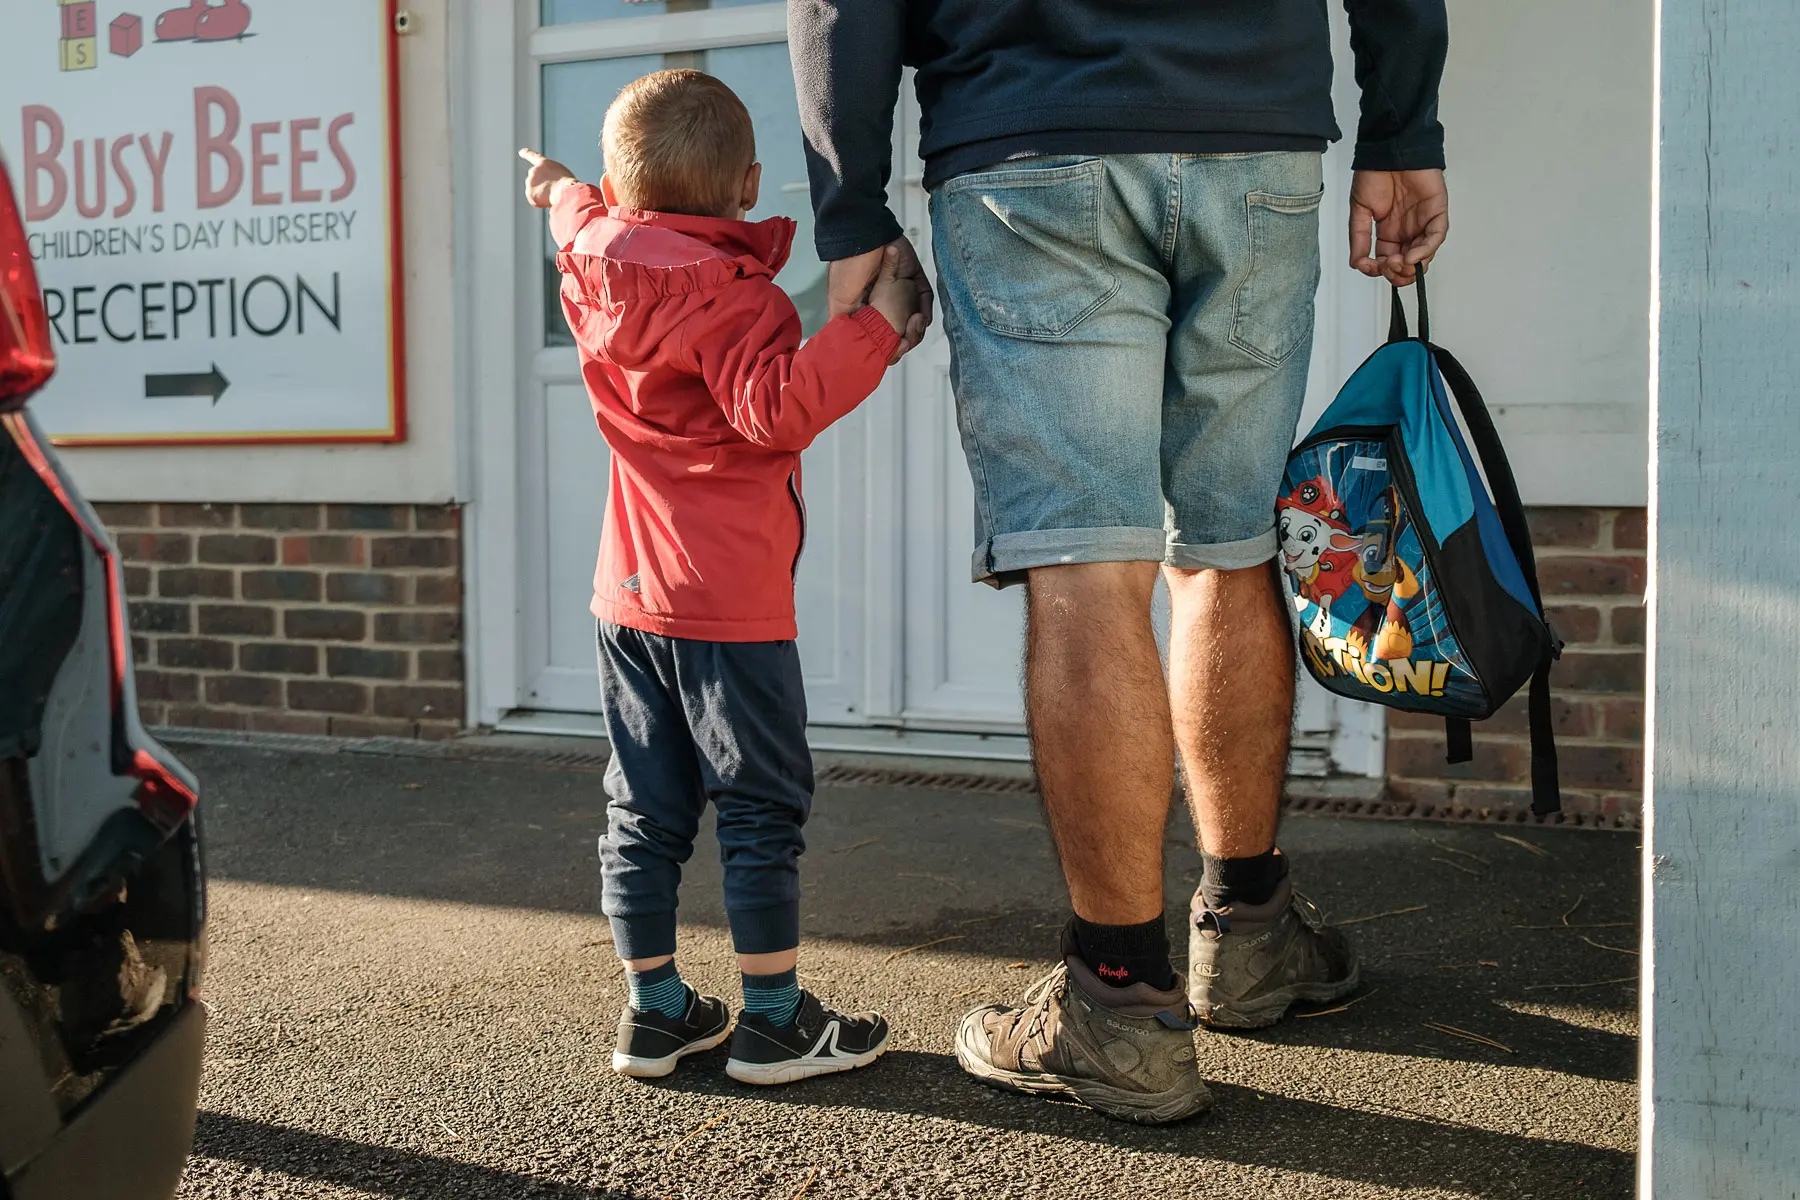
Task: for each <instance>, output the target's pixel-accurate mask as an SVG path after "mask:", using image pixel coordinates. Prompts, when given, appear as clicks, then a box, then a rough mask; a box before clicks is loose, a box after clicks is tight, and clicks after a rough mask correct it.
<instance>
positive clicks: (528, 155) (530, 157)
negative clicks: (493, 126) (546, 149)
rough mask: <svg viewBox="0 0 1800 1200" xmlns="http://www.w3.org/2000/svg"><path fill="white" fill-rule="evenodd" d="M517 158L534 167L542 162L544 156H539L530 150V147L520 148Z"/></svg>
mask: <svg viewBox="0 0 1800 1200" xmlns="http://www.w3.org/2000/svg"><path fill="white" fill-rule="evenodd" d="M519 157H520V158H522V159H524V160H525V161H526V162H528V163H530V164H531V165H532V166H534V167H535V166H537V165H538V164H539V163H541V162H543V161H544V156H543V155H541V154H539V153H538V152H537V151H536V150H533V149H531V148H530V147H520V149H519Z"/></svg>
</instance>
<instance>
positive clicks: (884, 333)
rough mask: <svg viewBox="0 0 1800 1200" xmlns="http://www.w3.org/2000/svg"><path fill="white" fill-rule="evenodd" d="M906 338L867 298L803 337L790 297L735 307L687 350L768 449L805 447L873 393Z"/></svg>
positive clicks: (730, 413)
mask: <svg viewBox="0 0 1800 1200" xmlns="http://www.w3.org/2000/svg"><path fill="white" fill-rule="evenodd" d="M767 286H768V287H769V288H770V290H775V285H774V284H773V283H770V284H768V285H767ZM784 299H785V297H784ZM899 344H900V335H899V334H897V333H895V332H894V327H893V326H892V325H889V324H888V323H887V318H886V317H883V316H882V315H881V314H880V313H879V312H877V311H875V309H873V308H869V307H867V306H865V307H863V308H859V309H857V310H856V311H855V312H853V313H848V314H846V315H844V316H840V317H833V318H832V319H831V320H830V321H828V322H826V324H825V328H823V329H821V330H819V332H817V333H815V334H814V335H813V336H812V337H811V338H810V339H808V341H807V342H806V344H805V345H801V344H800V318H799V316H798V315H797V314H796V313H795V312H794V306H793V305H792V304H791V303H790V304H772V303H757V304H755V305H754V306H752V305H742V306H736V307H734V310H733V311H732V312H731V313H730V314H729V315H727V316H724V317H723V318H722V319H721V320H720V321H718V322H716V323H714V324H713V325H712V326H711V327H710V328H709V329H707V331H706V333H705V334H704V336H703V338H702V339H700V340H698V341H697V342H696V343H694V344H690V345H689V346H688V347H686V348H685V353H686V355H687V356H691V359H692V361H693V363H694V365H695V366H697V367H698V369H699V371H700V374H701V376H702V378H704V379H705V380H706V385H707V388H708V390H709V391H711V392H712V395H713V398H714V399H715V400H717V401H718V403H719V407H720V408H722V409H723V410H724V411H725V419H726V420H727V421H729V422H730V423H731V427H732V428H733V429H735V430H737V431H738V433H740V434H742V435H743V437H744V438H745V439H746V440H747V441H750V442H752V443H754V444H756V445H758V446H762V447H764V448H765V449H769V450H792V451H799V450H804V449H806V448H807V447H808V446H810V445H811V444H812V441H813V439H814V438H816V437H818V436H819V434H821V433H823V432H824V431H825V430H826V429H828V428H829V427H830V426H831V424H832V423H833V422H834V421H837V420H838V419H839V418H841V417H843V416H845V415H846V414H848V413H849V412H850V411H851V410H853V409H854V408H856V406H857V405H859V404H861V403H862V402H863V401H864V400H867V399H868V398H869V393H870V392H873V391H874V390H875V388H876V385H878V384H879V383H880V382H881V377H882V374H883V373H884V372H885V371H886V370H887V362H888V359H889V358H890V357H891V356H892V355H893V353H894V350H895V348H896V347H897V346H899Z"/></svg>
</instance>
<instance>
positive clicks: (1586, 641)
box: [1387, 508, 1646, 818]
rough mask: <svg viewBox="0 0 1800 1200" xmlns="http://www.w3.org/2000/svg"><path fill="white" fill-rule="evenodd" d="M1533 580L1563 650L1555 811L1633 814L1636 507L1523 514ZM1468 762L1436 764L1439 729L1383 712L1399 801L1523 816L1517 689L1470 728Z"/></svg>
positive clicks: (1525, 761)
mask: <svg viewBox="0 0 1800 1200" xmlns="http://www.w3.org/2000/svg"><path fill="white" fill-rule="evenodd" d="M1529 515H1530V517H1531V533H1532V539H1533V541H1534V543H1535V545H1536V548H1537V556H1538V580H1539V582H1540V583H1541V584H1542V586H1543V591H1544V604H1545V607H1546V608H1548V609H1549V612H1550V620H1551V623H1552V624H1554V625H1555V626H1556V631H1557V632H1558V633H1559V634H1561V635H1562V638H1563V640H1564V641H1565V642H1566V643H1568V645H1567V648H1566V649H1565V650H1564V651H1563V657H1562V661H1561V662H1559V663H1557V664H1556V668H1555V670H1554V671H1553V672H1552V674H1551V684H1552V688H1553V691H1554V692H1555V696H1556V702H1555V713H1556V734H1557V760H1558V765H1559V766H1560V768H1561V772H1562V789H1563V808H1564V810H1565V811H1568V812H1571V813H1584V814H1590V815H1594V816H1607V817H1615V818H1635V817H1636V816H1637V815H1638V813H1639V812H1640V810H1641V807H1642V800H1643V752H1644V582H1645V570H1646V560H1645V554H1644V548H1645V524H1644V510H1643V509H1641V508H1605V509H1603V508H1536V509H1532V510H1531V511H1530V514H1529ZM1474 728H1475V758H1474V761H1473V762H1468V763H1462V764H1460V765H1458V766H1450V765H1448V764H1447V763H1445V762H1444V723H1443V722H1442V721H1440V720H1434V719H1431V718H1428V717H1419V716H1414V715H1412V714H1409V713H1397V712H1392V711H1390V712H1389V714H1388V750H1387V769H1388V786H1389V789H1390V790H1391V792H1392V793H1393V794H1394V795H1395V797H1396V798H1399V799H1405V800H1411V801H1416V802H1420V803H1431V804H1445V803H1451V804H1455V805H1457V806H1459V807H1463V806H1466V807H1471V808H1476V809H1515V808H1527V807H1529V806H1530V803H1531V794H1530V790H1529V789H1530V739H1529V738H1528V736H1527V734H1526V725H1525V693H1524V692H1523V691H1521V692H1520V693H1519V695H1518V696H1517V697H1516V698H1515V699H1514V700H1513V701H1512V703H1511V704H1509V705H1507V707H1506V708H1505V709H1503V710H1502V711H1501V712H1499V713H1497V714H1495V716H1494V717H1493V718H1492V719H1490V720H1488V721H1485V722H1477V723H1476V725H1475V727H1474Z"/></svg>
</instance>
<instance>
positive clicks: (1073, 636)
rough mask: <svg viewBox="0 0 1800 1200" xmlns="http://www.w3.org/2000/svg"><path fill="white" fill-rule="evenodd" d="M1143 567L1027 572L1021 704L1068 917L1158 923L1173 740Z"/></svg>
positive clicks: (1149, 580)
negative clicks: (1069, 906)
mask: <svg viewBox="0 0 1800 1200" xmlns="http://www.w3.org/2000/svg"><path fill="white" fill-rule="evenodd" d="M1156 571H1157V567H1156V564H1154V563H1142V562H1126V563H1084V564H1076V565H1071V566H1058V567H1042V568H1039V569H1037V570H1034V571H1032V572H1031V573H1030V583H1029V597H1028V608H1029V619H1028V621H1027V624H1026V630H1027V632H1026V647H1025V704H1026V711H1027V714H1028V716H1029V720H1030V723H1031V743H1032V751H1033V753H1034V755H1035V756H1036V759H1037V771H1038V780H1039V784H1040V786H1041V788H1042V789H1043V795H1044V812H1045V815H1046V817H1047V818H1048V820H1049V822H1050V832H1051V836H1052V837H1053V838H1054V839H1055V841H1056V848H1057V853H1058V854H1059V855H1060V856H1061V858H1062V867H1063V875H1064V876H1065V877H1066V878H1067V880H1068V883H1069V898H1070V900H1071V901H1072V902H1073V903H1074V906H1075V913H1076V915H1077V916H1078V917H1081V918H1083V919H1084V920H1087V921H1091V922H1094V923H1096V924H1103V925H1136V924H1139V923H1142V922H1145V921H1151V920H1161V918H1162V913H1163V830H1164V827H1165V825H1166V824H1167V821H1168V815H1169V792H1170V789H1171V788H1172V787H1173V785H1174V760H1173V756H1172V755H1171V754H1170V747H1171V744H1172V742H1173V740H1174V735H1173V732H1172V730H1171V728H1170V723H1169V697H1168V691H1167V685H1166V683H1165V682H1164V680H1163V672H1162V660H1161V658H1160V657H1159V656H1158V654H1157V649H1156V637H1155V632H1154V629H1153V627H1152V625H1151V618H1150V595H1151V592H1152V590H1153V589H1154V588H1155V586H1156Z"/></svg>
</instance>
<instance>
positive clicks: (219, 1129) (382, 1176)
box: [194, 1112, 646, 1200]
mask: <svg viewBox="0 0 1800 1200" xmlns="http://www.w3.org/2000/svg"><path fill="white" fill-rule="evenodd" d="M194 1153H195V1154H196V1155H199V1156H201V1157H205V1158H213V1159H220V1160H223V1161H227V1162H235V1163H239V1164H242V1165H243V1166H247V1167H256V1168H259V1169H261V1170H265V1171H278V1172H280V1173H281V1174H283V1175H292V1176H295V1177H296V1178H300V1179H311V1180H315V1181H317V1182H319V1183H328V1184H334V1185H337V1186H340V1187H345V1188H354V1189H356V1190H357V1191H358V1192H361V1193H366V1194H368V1195H373V1196H383V1197H392V1198H393V1200H447V1198H448V1197H456V1200H527V1198H529V1200H646V1198H645V1197H642V1196H638V1195H635V1194H634V1193H631V1192H620V1191H613V1190H601V1189H597V1188H588V1187H580V1186H577V1185H575V1184H570V1183H559V1182H557V1181H555V1180H549V1179H543V1178H541V1177H538V1176H534V1175H525V1174H519V1173H516V1172H513V1171H502V1170H498V1169H496V1168H493V1167H484V1166H479V1165H477V1164H475V1163H465V1162H458V1161H456V1160H455V1159H453V1158H443V1157H440V1156H439V1155H435V1154H420V1153H418V1152H417V1151H413V1150H396V1149H394V1148H392V1147H389V1146H371V1145H368V1144H367V1143H364V1142H353V1141H349V1140H347V1139H345V1138H335V1137H328V1136H326V1135H325V1134H320V1133H308V1132H306V1131H305V1130H301V1129H288V1128H286V1127H284V1126H281V1125H269V1124H265V1123H264V1122H262V1121H248V1120H245V1119H243V1118H242V1117H232V1116H226V1115H225V1114H224V1113H215V1112H202V1113H201V1114H200V1120H199V1124H198V1126H197V1127H196V1128H195V1131H194Z"/></svg>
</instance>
